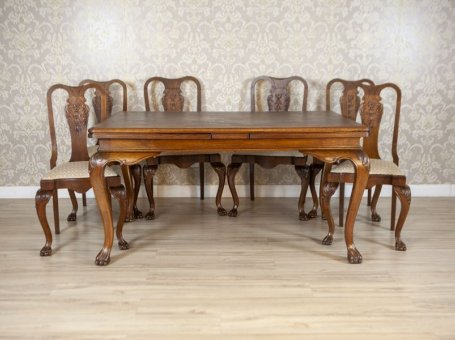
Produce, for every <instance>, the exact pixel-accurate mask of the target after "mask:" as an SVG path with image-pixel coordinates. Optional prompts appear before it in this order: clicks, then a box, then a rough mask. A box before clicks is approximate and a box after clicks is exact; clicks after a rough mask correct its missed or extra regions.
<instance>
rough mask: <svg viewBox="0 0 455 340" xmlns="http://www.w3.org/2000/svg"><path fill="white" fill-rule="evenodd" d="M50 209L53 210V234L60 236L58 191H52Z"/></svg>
mask: <svg viewBox="0 0 455 340" xmlns="http://www.w3.org/2000/svg"><path fill="white" fill-rule="evenodd" d="M52 207H53V209H54V229H55V234H57V235H58V234H60V217H59V213H58V190H57V189H54V190H53V191H52Z"/></svg>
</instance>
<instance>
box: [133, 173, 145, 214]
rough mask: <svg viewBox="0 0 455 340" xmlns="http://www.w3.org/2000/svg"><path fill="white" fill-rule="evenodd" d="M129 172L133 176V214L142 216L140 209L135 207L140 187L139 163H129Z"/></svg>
mask: <svg viewBox="0 0 455 340" xmlns="http://www.w3.org/2000/svg"><path fill="white" fill-rule="evenodd" d="M130 168H131V169H130V172H131V175H132V178H133V191H134V194H133V195H134V198H133V216H134V218H136V219H137V218H143V217H144V216H143V215H142V211H140V210H139V209H138V208H137V198H138V196H139V189H140V188H141V177H142V176H141V166H140V165H139V164H135V165H131V166H130Z"/></svg>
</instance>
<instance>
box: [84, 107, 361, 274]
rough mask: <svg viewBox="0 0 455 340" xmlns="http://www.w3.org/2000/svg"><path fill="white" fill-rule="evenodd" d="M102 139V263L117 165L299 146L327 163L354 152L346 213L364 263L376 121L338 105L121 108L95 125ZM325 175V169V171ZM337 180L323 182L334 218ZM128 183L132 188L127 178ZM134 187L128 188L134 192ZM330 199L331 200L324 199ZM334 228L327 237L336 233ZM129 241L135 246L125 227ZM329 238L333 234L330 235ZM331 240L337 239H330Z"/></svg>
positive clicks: (93, 165) (354, 257)
mask: <svg viewBox="0 0 455 340" xmlns="http://www.w3.org/2000/svg"><path fill="white" fill-rule="evenodd" d="M89 133H90V135H91V136H92V137H93V138H96V139H97V140H98V145H99V147H98V152H96V153H95V154H94V155H92V157H91V158H90V162H89V171H90V179H91V183H92V186H93V191H94V193H95V198H96V201H97V204H98V207H99V210H100V212H101V220H102V223H103V228H104V244H103V247H102V249H101V250H100V252H99V253H98V254H97V256H96V259H95V263H96V264H97V265H100V266H103V265H107V264H108V263H109V261H110V254H111V249H112V245H113V241H114V227H113V218H112V205H111V200H110V194H109V190H108V187H107V185H106V181H105V177H104V171H105V168H106V167H107V166H109V165H114V164H120V165H122V168H128V167H126V165H133V164H138V163H140V162H141V161H144V160H146V159H148V158H152V157H157V156H158V155H160V153H164V152H165V153H172V152H193V151H197V152H239V151H240V152H244V151H270V152H273V151H299V152H301V153H302V154H303V155H311V156H313V157H314V158H317V159H319V160H321V161H323V162H325V163H334V162H338V161H340V160H349V161H351V162H352V163H353V165H354V168H355V173H356V176H355V181H354V184H353V189H352V193H351V197H350V201H349V206H348V210H347V214H346V221H345V228H344V239H345V243H346V248H347V259H348V261H349V263H361V262H362V255H361V253H360V252H359V250H358V249H357V248H356V246H355V244H354V224H355V220H356V217H357V212H358V209H359V205H360V202H361V199H362V196H363V192H364V189H365V186H366V183H367V180H368V175H369V158H368V156H367V155H366V154H365V153H364V152H363V150H362V146H361V140H362V138H363V137H366V136H368V134H369V128H368V127H367V126H365V125H363V124H360V123H357V122H355V121H352V120H350V119H348V118H344V117H342V116H341V115H340V114H337V113H335V112H332V111H305V112H302V111H299V112H249V111H248V112H237V111H205V112H149V111H120V112H117V113H115V114H113V115H111V116H110V117H108V118H107V119H105V120H104V121H102V122H101V123H99V124H96V125H94V126H93V127H92V128H90V129H89ZM323 176H324V173H323ZM336 188H337V184H335V183H329V182H326V183H324V185H323V186H322V188H321V190H320V196H321V197H320V201H321V208H322V211H323V214H324V215H325V216H326V217H327V218H332V217H331V215H330V213H329V211H328V210H329V209H330V206H327V200H324V198H327V197H330V196H331V195H332V194H333V192H334V190H336ZM126 190H127V191H129V190H131V187H130V186H126ZM130 194H131V193H128V192H127V194H126V196H127V197H130ZM323 202H325V204H323ZM332 234H333V230H329V233H328V235H327V236H326V237H325V238H324V239H327V238H330V239H331V238H332V237H333V235H332ZM117 237H118V238H119V240H121V242H122V247H121V248H122V249H127V248H128V247H129V245H128V243H127V241H125V240H124V238H123V235H122V231H121V230H120V231H119V230H117ZM322 243H323V244H324V243H326V244H329V243H328V242H324V240H323V242H322ZM330 243H331V242H330Z"/></svg>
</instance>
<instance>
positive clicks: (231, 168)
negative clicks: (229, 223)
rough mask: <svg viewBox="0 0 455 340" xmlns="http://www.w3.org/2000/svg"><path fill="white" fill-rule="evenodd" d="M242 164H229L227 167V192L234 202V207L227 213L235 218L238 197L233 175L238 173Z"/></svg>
mask: <svg viewBox="0 0 455 340" xmlns="http://www.w3.org/2000/svg"><path fill="white" fill-rule="evenodd" d="M241 166H242V163H231V164H229V165H228V167H227V179H228V185H229V190H230V191H231V196H232V200H233V201H234V206H233V207H232V209H231V210H230V211H229V213H228V216H230V217H236V216H237V213H238V212H237V208H238V207H239V196H238V195H237V190H236V189H235V175H236V174H237V172H238V171H239V169H240V167H241Z"/></svg>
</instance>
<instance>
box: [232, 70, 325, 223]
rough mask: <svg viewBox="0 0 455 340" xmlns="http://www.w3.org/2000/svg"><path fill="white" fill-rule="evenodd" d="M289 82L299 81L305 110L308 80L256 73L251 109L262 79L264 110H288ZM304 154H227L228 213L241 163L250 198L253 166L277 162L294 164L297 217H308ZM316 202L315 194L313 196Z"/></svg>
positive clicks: (272, 165)
mask: <svg viewBox="0 0 455 340" xmlns="http://www.w3.org/2000/svg"><path fill="white" fill-rule="evenodd" d="M291 82H299V83H301V84H302V85H303V96H302V111H306V110H307V100H308V84H307V82H306V81H305V79H303V78H302V77H299V76H292V77H288V78H275V77H270V76H260V77H257V78H255V79H253V81H252V83H251V87H250V92H251V112H256V106H257V104H258V101H257V100H256V99H257V95H256V92H257V90H258V89H259V90H260V88H259V87H260V85H261V84H262V85H263V84H264V83H266V84H268V85H269V86H270V89H269V93H268V96H267V107H268V111H275V112H284V111H288V110H289V106H290V102H291V91H290V84H291ZM307 158H308V157H307V156H306V155H302V154H301V153H300V152H298V151H286V152H254V153H251V152H245V153H243V152H241V153H235V154H233V155H232V156H231V163H230V164H229V165H228V168H227V176H228V185H229V189H230V191H231V194H232V198H233V200H234V207H233V208H232V210H231V211H229V216H232V217H235V216H237V214H238V206H239V197H238V195H237V190H236V188H235V176H236V174H237V172H238V171H239V169H240V167H241V166H242V164H243V163H248V164H249V180H250V199H251V200H254V197H255V195H254V167H255V164H257V165H259V166H261V167H262V168H264V169H272V168H275V167H276V166H278V165H294V167H295V170H296V172H297V175H298V176H299V177H300V181H301V189H300V197H299V203H298V209H299V219H300V220H308V219H309V218H310V217H314V216H308V215H307V214H306V213H305V211H304V204H305V196H306V193H307V189H308V181H309V176H310V167H309V166H308V164H307ZM316 202H317V196H316Z"/></svg>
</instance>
